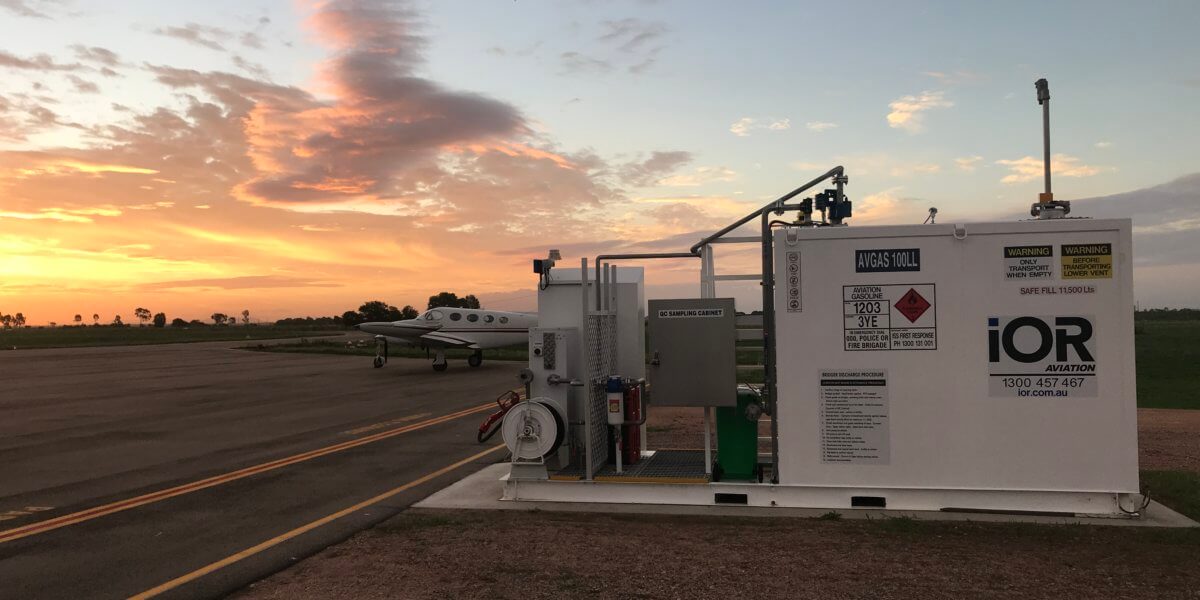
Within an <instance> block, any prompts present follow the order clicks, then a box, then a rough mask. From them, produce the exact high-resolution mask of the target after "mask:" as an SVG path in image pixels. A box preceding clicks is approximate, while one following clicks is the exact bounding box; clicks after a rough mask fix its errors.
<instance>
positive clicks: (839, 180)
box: [583, 165, 845, 483]
mask: <svg viewBox="0 0 1200 600" xmlns="http://www.w3.org/2000/svg"><path fill="white" fill-rule="evenodd" d="M844 173H845V168H844V167H842V165H838V166H836V167H834V168H832V169H830V170H828V171H826V172H825V174H824V175H821V176H820V177H817V178H816V179H813V180H812V181H809V182H808V183H806V184H804V185H802V186H800V187H798V188H796V189H794V190H792V191H790V192H788V193H786V194H784V195H782V196H780V197H779V198H777V199H776V200H775V201H774V202H771V203H770V204H767V205H766V206H763V207H762V208H760V209H758V210H756V211H754V212H752V213H750V214H748V215H746V216H744V217H742V218H741V219H738V220H737V221H736V222H734V223H733V224H732V225H729V226H727V227H725V228H724V229H721V230H720V231H718V232H716V233H714V234H712V235H710V236H708V237H706V238H704V239H702V240H700V241H699V242H697V243H696V245H694V246H692V247H691V248H690V249H689V251H688V252H662V253H650V254H601V255H599V256H597V257H596V280H597V283H599V279H600V269H601V267H600V264H601V263H602V262H603V261H606V260H609V261H611V260H634V259H644V258H701V254H700V249H701V248H703V247H704V246H707V245H708V244H711V243H713V240H717V239H720V238H721V237H724V236H725V235H726V234H728V233H729V232H731V231H733V230H735V229H737V228H739V227H741V226H742V225H745V224H746V223H749V222H750V221H751V220H752V219H754V217H758V216H761V217H762V294H763V302H762V304H763V391H764V393H765V394H766V395H767V398H768V400H767V401H768V403H769V406H770V407H771V482H772V483H779V469H778V465H779V421H778V416H777V415H778V411H777V410H776V406H775V396H776V394H775V383H776V382H775V336H774V331H775V273H774V269H775V257H774V254H773V252H774V249H773V245H774V244H773V240H772V239H771V225H770V222H771V214H770V213H771V212H776V213H778V214H783V213H784V212H785V211H790V210H800V207H799V206H795V205H791V206H789V205H787V204H785V202H787V201H788V200H791V199H792V198H795V197H796V196H799V195H800V194H803V193H804V192H806V191H808V190H809V189H810V188H812V187H814V186H816V185H817V184H819V183H821V182H822V181H825V180H826V179H829V178H830V177H835V178H836V179H835V183H836V184H837V198H838V200H841V199H842V186H843V184H844V183H845V179H844V178H843V177H842V175H843V174H844ZM584 264H585V266H584V269H585V270H586V269H587V267H586V260H585V263H584ZM583 279H584V280H585V281H586V274H585V275H584V277H583ZM586 287H587V285H586V283H585V284H584V288H585V289H586ZM599 288H600V286H599V285H597V286H596V304H597V305H599V304H600V299H601V298H602V296H601V294H602V292H601V290H600V289H599ZM584 297H585V298H586V297H587V294H586V292H585V293H584Z"/></svg>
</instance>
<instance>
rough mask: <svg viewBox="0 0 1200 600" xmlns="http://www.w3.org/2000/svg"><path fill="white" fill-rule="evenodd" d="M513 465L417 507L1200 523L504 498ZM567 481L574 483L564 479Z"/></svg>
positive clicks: (1163, 519)
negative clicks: (538, 500) (505, 486)
mask: <svg viewBox="0 0 1200 600" xmlns="http://www.w3.org/2000/svg"><path fill="white" fill-rule="evenodd" d="M507 474H508V463H497V464H494V465H489V466H487V467H484V468H483V469H481V470H479V471H476V472H475V473H472V474H470V475H468V476H467V477H465V478H463V479H461V480H459V481H457V482H455V483H454V484H452V485H450V486H449V487H446V488H444V489H442V490H440V491H438V492H437V493H435V494H433V495H432V496H429V497H428V498H426V499H424V500H422V501H420V502H418V503H416V504H414V505H413V508H417V509H458V510H526V511H534V510H544V511H556V512H598V513H626V514H660V515H703V516H730V517H796V518H815V517H820V516H822V515H824V514H827V513H829V512H837V513H840V514H841V515H842V518H846V519H885V518H896V517H909V518H912V519H919V520H923V521H970V522H994V523H1044V524H1052V525H1067V524H1082V525H1112V526H1118V527H1200V523H1197V522H1195V521H1193V520H1191V519H1189V518H1187V517H1185V516H1183V515H1181V514H1179V513H1177V512H1175V511H1173V510H1171V509H1170V508H1167V507H1166V506H1163V505H1162V504H1159V503H1158V502H1154V501H1151V502H1150V505H1149V506H1148V507H1147V508H1146V510H1145V512H1144V514H1143V516H1142V517H1140V518H1118V517H1065V516H1064V517H1060V516H1044V515H1025V514H995V513H953V512H940V511H899V510H877V509H861V508H851V509H842V510H837V511H830V510H829V509H811V508H783V507H779V508H765V507H760V506H728V505H722V506H717V505H713V506H694V505H677V504H612V503H590V502H528V501H511V500H501V499H500V498H501V496H503V494H504V481H502V480H501V477H504V476H505V475H507ZM564 485H570V484H569V483H564Z"/></svg>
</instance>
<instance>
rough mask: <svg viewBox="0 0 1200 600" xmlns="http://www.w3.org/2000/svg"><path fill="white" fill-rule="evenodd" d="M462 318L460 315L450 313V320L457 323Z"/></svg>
mask: <svg viewBox="0 0 1200 600" xmlns="http://www.w3.org/2000/svg"><path fill="white" fill-rule="evenodd" d="M461 318H462V313H450V320H451V321H457V320H459V319H461Z"/></svg>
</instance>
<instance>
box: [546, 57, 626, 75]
mask: <svg viewBox="0 0 1200 600" xmlns="http://www.w3.org/2000/svg"><path fill="white" fill-rule="evenodd" d="M558 58H559V60H560V62H561V63H562V68H563V72H564V73H566V74H572V75H574V74H577V73H607V72H609V71H612V70H613V65H612V63H610V62H608V61H607V60H601V59H599V58H592V57H591V56H587V55H585V54H581V53H579V52H563V53H562V54H560V55H559V56H558Z"/></svg>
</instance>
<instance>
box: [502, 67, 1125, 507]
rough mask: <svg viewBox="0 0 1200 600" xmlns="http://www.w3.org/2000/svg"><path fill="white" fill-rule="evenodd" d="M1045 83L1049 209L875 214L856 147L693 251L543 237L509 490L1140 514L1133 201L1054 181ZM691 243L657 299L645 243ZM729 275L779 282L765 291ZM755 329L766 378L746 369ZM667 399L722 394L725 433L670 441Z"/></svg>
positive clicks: (717, 410)
mask: <svg viewBox="0 0 1200 600" xmlns="http://www.w3.org/2000/svg"><path fill="white" fill-rule="evenodd" d="M1037 87H1038V100H1039V103H1041V104H1042V105H1043V115H1044V119H1045V121H1044V122H1045V123H1046V127H1045V131H1046V136H1045V138H1044V144H1045V152H1046V158H1047V163H1046V191H1045V192H1044V193H1042V194H1041V196H1040V197H1039V199H1038V202H1036V203H1035V204H1034V205H1033V207H1032V209H1031V218H1030V219H1027V220H1016V221H1011V222H983V223H938V222H936V219H935V218H934V215H935V211H932V210H931V212H930V218H929V219H927V222H926V223H925V224H921V225H891V226H869V227H868V226H851V225H848V224H846V222H847V220H849V219H850V218H851V217H852V216H853V209H852V203H851V201H850V200H849V199H848V198H847V196H846V187H847V186H848V185H849V182H850V180H849V177H848V174H847V173H846V172H845V170H844V169H843V168H842V167H840V166H839V167H834V168H832V169H830V170H829V171H828V172H826V173H824V174H822V175H820V176H819V177H816V178H814V179H813V180H811V181H809V182H807V183H805V184H804V185H802V186H800V187H798V188H796V189H794V190H792V191H791V192H789V193H787V194H785V195H783V196H781V197H780V198H778V199H776V200H774V201H772V202H770V203H768V204H766V205H764V206H762V207H761V208H759V209H758V210H755V211H753V212H751V213H750V214H748V215H746V216H745V217H743V218H742V219H739V220H738V221H736V222H734V223H731V224H730V225H729V226H727V227H725V228H723V229H721V230H720V231H716V232H714V233H713V234H711V235H709V236H707V237H705V238H704V239H702V240H700V241H698V242H697V243H696V244H695V245H693V246H691V247H690V248H681V249H680V251H678V252H664V253H652V254H609V255H600V256H597V257H593V258H591V259H590V260H589V259H588V258H583V259H581V260H580V262H579V264H578V268H568V267H566V266H560V265H559V264H558V263H559V262H561V261H562V258H561V256H560V255H559V254H558V253H557V252H555V251H551V252H550V254H549V255H548V256H547V257H546V258H544V259H539V260H536V261H534V270H535V272H536V273H537V275H538V278H539V286H538V287H539V291H538V311H539V322H538V327H537V328H536V329H532V330H531V331H530V334H529V365H528V368H527V369H525V370H524V371H523V372H522V381H523V383H524V386H525V389H526V394H524V396H523V397H522V398H521V399H520V400H519V401H515V400H514V402H512V403H511V407H510V410H508V411H507V413H506V414H505V415H504V417H503V421H502V422H501V423H500V425H499V427H500V431H501V432H502V434H503V438H504V441H505V443H506V444H507V446H508V449H509V450H510V451H511V453H512V457H511V464H510V467H509V468H508V469H507V472H506V473H505V474H504V476H503V480H504V498H505V499H506V500H510V501H513V502H522V501H558V502H607V503H645V504H686V505H713V504H743V505H750V506H763V507H770V506H780V507H809V508H822V509H850V508H886V509H900V510H935V511H983V512H989V511H1000V512H1036V513H1054V514H1074V515H1113V516H1122V515H1129V514H1136V513H1137V512H1138V511H1139V509H1140V508H1141V506H1140V504H1139V503H1140V501H1141V498H1142V497H1141V496H1140V495H1139V493H1138V492H1139V482H1138V455H1137V429H1136V419H1137V416H1136V399H1135V373H1134V345H1133V310H1134V307H1133V283H1132V247H1131V223H1130V220H1128V219H1090V218H1086V216H1083V217H1080V216H1079V215H1071V214H1070V204H1069V203H1068V202H1063V201H1055V200H1054V197H1053V194H1052V192H1051V190H1050V172H1049V136H1048V131H1049V125H1048V123H1049V121H1048V119H1049V113H1048V111H1049V91H1048V87H1047V86H1046V84H1045V80H1040V81H1039V82H1038V86H1037ZM750 228H752V231H753V234H752V235H746V233H745V232H746V230H747V229H750ZM722 244H747V245H752V246H754V247H756V248H759V249H761V270H760V271H759V272H756V273H725V272H720V271H718V269H717V265H716V261H715V253H714V248H715V247H717V246H719V245H722ZM681 258H686V259H695V260H696V261H697V266H698V271H699V281H698V283H699V285H698V290H699V291H698V293H697V294H696V296H695V297H684V298H675V299H660V300H650V301H649V302H647V301H646V293H645V284H646V281H645V278H646V271H644V270H643V268H642V267H641V266H629V265H628V262H629V261H641V262H643V263H644V262H645V261H654V260H659V259H681ZM723 281H759V282H761V286H762V311H761V315H744V314H740V313H739V310H742V311H743V312H746V311H744V309H743V307H739V306H737V304H736V303H735V301H734V300H733V299H732V298H725V297H721V295H720V293H719V291H720V290H719V289H718V285H719V284H720V283H721V282H723ZM756 308H757V307H756ZM739 321H740V323H739ZM747 326H750V327H753V328H752V329H747ZM747 339H761V340H762V349H763V383H762V384H761V385H746V384H742V385H739V384H738V383H737V365H736V350H737V347H738V343H739V341H745V340H747ZM661 407H692V408H694V409H695V410H696V411H698V412H700V413H702V414H703V425H702V427H703V431H702V438H703V440H704V444H703V446H704V447H703V448H702V449H696V450H679V449H669V448H656V447H655V439H654V435H653V434H652V433H651V434H649V435H648V432H647V428H646V426H645V423H646V419H647V417H648V415H649V414H652V413H653V411H655V410H656V409H658V408H661Z"/></svg>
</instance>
